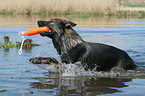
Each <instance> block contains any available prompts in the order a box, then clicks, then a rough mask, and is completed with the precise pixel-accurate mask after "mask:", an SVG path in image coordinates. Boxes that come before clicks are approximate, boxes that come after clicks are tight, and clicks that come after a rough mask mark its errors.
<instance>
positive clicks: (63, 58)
mask: <svg viewBox="0 0 145 96" xmlns="http://www.w3.org/2000/svg"><path fill="white" fill-rule="evenodd" d="M60 58H61V62H62V63H66V64H68V63H70V61H69V57H68V55H67V53H63V54H62V55H61V56H60Z"/></svg>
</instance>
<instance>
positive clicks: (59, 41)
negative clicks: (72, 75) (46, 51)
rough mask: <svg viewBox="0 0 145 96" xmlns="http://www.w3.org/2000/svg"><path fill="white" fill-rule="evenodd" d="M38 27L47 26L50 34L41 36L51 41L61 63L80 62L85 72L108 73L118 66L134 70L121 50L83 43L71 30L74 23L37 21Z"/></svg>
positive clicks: (43, 33)
mask: <svg viewBox="0 0 145 96" xmlns="http://www.w3.org/2000/svg"><path fill="white" fill-rule="evenodd" d="M38 26H39V27H42V26H47V27H49V29H50V30H51V32H41V33H40V35H41V36H47V37H49V38H51V39H52V42H53V45H54V47H55V48H56V50H57V53H58V54H59V56H60V58H61V61H62V62H63V63H75V62H78V61H80V62H81V63H82V65H83V66H84V68H85V69H86V70H88V69H90V70H93V69H94V68H95V70H97V71H109V70H111V69H112V68H113V67H116V66H119V67H120V68H122V69H124V70H132V69H135V68H136V65H135V64H134V62H133V60H132V59H131V57H130V56H129V55H128V54H127V53H126V52H125V51H123V50H121V49H118V48H116V47H113V46H110V45H105V44H101V43H92V42H86V41H84V40H83V39H82V38H81V37H80V36H79V34H78V33H77V32H76V31H75V30H73V29H72V27H74V26H76V24H75V23H73V22H71V21H67V20H63V19H57V18H55V19H51V20H49V21H38Z"/></svg>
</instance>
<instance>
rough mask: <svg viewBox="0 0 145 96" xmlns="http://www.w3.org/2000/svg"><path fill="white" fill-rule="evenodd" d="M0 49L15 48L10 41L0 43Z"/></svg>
mask: <svg viewBox="0 0 145 96" xmlns="http://www.w3.org/2000/svg"><path fill="white" fill-rule="evenodd" d="M0 47H3V48H12V47H15V45H14V44H13V43H12V42H11V41H10V42H5V43H0Z"/></svg>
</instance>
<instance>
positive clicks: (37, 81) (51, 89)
mask: <svg viewBox="0 0 145 96" xmlns="http://www.w3.org/2000/svg"><path fill="white" fill-rule="evenodd" d="M50 18H52V17H48V18H46V17H37V16H32V17H27V16H15V17H9V16H0V21H1V22H0V41H2V37H3V36H5V35H8V36H10V41H13V43H15V42H16V41H19V42H20V41H22V38H20V37H19V36H18V32H21V31H24V30H26V29H28V28H32V27H37V24H36V22H37V20H41V19H43V20H49V19H50ZM62 18H64V17H62ZM67 18H69V17H67ZM70 19H71V20H72V21H74V22H76V23H77V24H78V26H77V27H75V28H74V29H75V30H76V31H77V32H78V33H79V34H80V35H81V36H82V38H83V39H84V40H86V41H90V42H99V43H105V44H109V45H113V46H116V47H118V48H120V49H123V50H125V51H126V52H127V53H128V54H129V55H130V56H131V57H132V58H133V60H134V61H135V63H136V64H138V65H139V66H140V67H139V68H138V69H136V70H134V71H127V72H126V71H123V70H111V71H110V72H95V71H85V70H83V68H82V67H81V65H80V63H79V62H78V63H76V64H75V65H73V64H69V65H65V64H63V66H62V65H60V69H57V68H55V67H54V66H50V65H43V64H42V65H34V64H31V63H29V59H30V58H33V57H37V56H45V57H48V56H49V57H55V58H57V59H59V57H58V55H57V53H56V50H55V49H54V47H53V45H52V42H51V40H50V39H48V38H46V37H41V36H40V35H35V36H30V37H28V38H31V39H33V43H38V44H41V46H36V47H33V48H32V49H29V50H23V53H22V54H21V55H19V54H18V51H19V48H9V49H3V48H0V53H1V54H0V74H1V75H0V95H1V96H52V95H58V96H60V95H61V96H68V95H76V96H96V95H102V96H104V95H106V96H117V95H118V96H122V95H123V96H136V95H139V96H144V94H145V91H144V89H145V87H144V86H145V59H144V57H145V43H144V42H145V38H144V36H145V27H144V26H145V19H138V18H133V19H131V18H130V19H117V18H107V17H103V18H98V17H91V18H86V19H79V18H70Z"/></svg>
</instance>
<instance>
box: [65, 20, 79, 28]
mask: <svg viewBox="0 0 145 96" xmlns="http://www.w3.org/2000/svg"><path fill="white" fill-rule="evenodd" d="M63 23H64V24H65V27H66V28H67V27H75V26H76V25H77V24H75V23H74V22H72V21H66V20H64V21H63Z"/></svg>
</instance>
